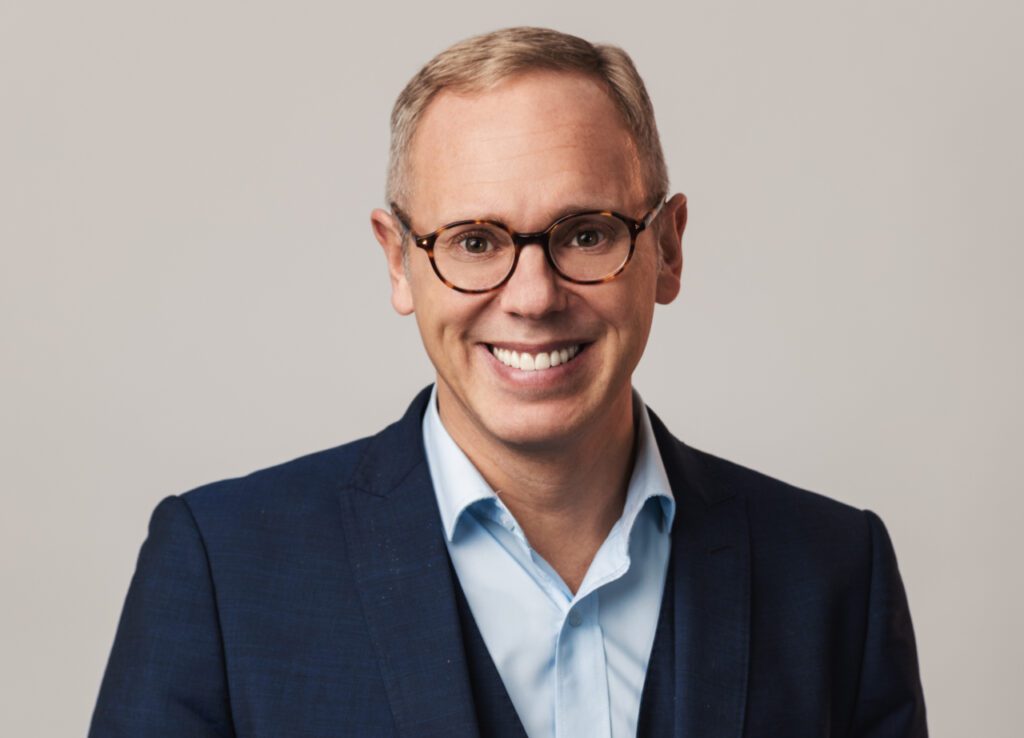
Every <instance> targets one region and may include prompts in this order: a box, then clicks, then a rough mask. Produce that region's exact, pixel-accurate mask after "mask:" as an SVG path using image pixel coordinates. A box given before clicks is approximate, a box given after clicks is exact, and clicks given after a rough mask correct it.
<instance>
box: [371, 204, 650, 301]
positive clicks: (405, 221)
mask: <svg viewBox="0 0 1024 738" xmlns="http://www.w3.org/2000/svg"><path fill="white" fill-rule="evenodd" d="M665 204H666V201H665V199H664V198H660V197H659V198H658V204H657V205H655V206H654V207H653V208H651V209H650V210H649V211H647V213H646V214H645V215H644V216H643V217H641V218H640V220H636V219H634V218H631V217H629V216H628V215H623V214H622V213H618V212H616V211H614V210H582V211H579V212H575V213H567V214H566V215H563V216H561V217H559V218H557V219H556V220H555V222H554V223H552V224H551V225H549V226H548V227H547V228H545V229H544V230H543V231H536V232H533V233H519V232H517V231H513V230H512V229H511V228H509V227H508V226H507V225H505V224H504V223H502V222H501V221H500V220H490V219H486V218H485V219H470V220H456V221H454V222H452V223H448V224H447V225H443V226H441V227H440V228H438V229H436V230H434V231H431V232H430V233H425V234H422V235H416V234H415V233H413V230H412V225H411V223H410V222H409V217H408V216H407V215H406V214H405V212H403V211H402V209H401V208H399V207H398V205H396V204H395V203H393V202H392V203H391V213H392V215H394V217H395V219H396V220H397V221H398V222H399V223H400V224H401V225H402V228H403V229H405V232H406V233H408V234H409V235H411V236H412V240H413V243H414V244H416V246H417V247H418V248H421V249H423V250H424V251H426V252H427V257H428V258H429V259H430V266H431V268H432V269H433V270H434V274H436V275H437V278H438V279H440V280H441V282H442V283H443V284H444V285H445V286H446V287H449V288H451V289H453V290H455V291H456V292H462V293H464V294H470V295H480V294H484V293H487V292H493V291H494V290H496V289H498V288H499V287H503V286H504V285H505V283H506V282H508V281H509V280H510V279H511V278H512V275H513V274H515V271H516V267H517V266H518V265H519V252H520V251H522V250H523V247H524V246H528V245H530V244H531V243H535V244H537V245H539V246H540V247H541V248H542V249H544V256H545V257H546V258H547V262H548V265H549V266H550V267H551V269H552V271H554V272H555V274H557V275H558V276H559V277H561V278H562V279H564V280H565V281H566V282H571V283H572V284H604V283H606V282H611V281H612V280H613V279H615V278H616V277H618V276H619V275H620V274H622V272H623V270H625V268H626V265H627V264H629V262H630V260H631V259H632V258H633V252H634V251H635V250H636V239H637V236H639V235H640V234H641V233H643V232H644V231H645V230H646V229H647V228H648V227H650V225H651V223H653V222H654V219H655V218H657V217H658V214H659V213H660V212H661V209H662V208H663V207H664V206H665ZM585 215H607V216H611V217H613V218H617V219H618V220H620V221H622V222H623V223H625V224H626V228H627V230H628V231H629V252H628V253H627V254H626V258H625V259H623V260H622V263H621V264H620V265H619V267H618V268H617V269H616V270H615V271H614V272H612V273H611V274H608V275H606V276H604V277H600V278H599V279H575V278H573V277H570V276H568V275H567V274H565V273H564V272H563V271H562V270H561V269H559V268H558V264H556V263H555V259H554V257H553V256H551V233H552V232H553V231H554V230H555V228H557V227H558V226H559V225H561V224H562V223H564V222H565V221H567V220H571V219H573V218H578V217H580V216H585ZM464 225H492V226H495V227H497V228H501V229H502V230H503V231H505V232H506V233H507V234H508V235H509V237H510V238H511V239H512V245H513V247H514V248H515V252H514V254H513V256H512V265H511V266H510V267H509V270H508V274H506V275H505V276H504V277H502V279H501V281H500V282H498V283H497V284H496V285H494V286H493V287H485V288H483V289H475V290H474V289H468V288H466V287H458V286H457V285H455V284H452V282H451V281H450V280H449V279H448V278H447V277H445V276H444V275H443V274H441V270H440V269H438V267H437V261H436V260H435V259H434V244H435V242H436V241H437V238H438V236H440V235H441V234H442V233H443V232H444V231H446V230H449V229H451V228H457V227H458V226H464Z"/></svg>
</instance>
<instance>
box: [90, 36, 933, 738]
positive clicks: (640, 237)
mask: <svg viewBox="0 0 1024 738" xmlns="http://www.w3.org/2000/svg"><path fill="white" fill-rule="evenodd" d="M666 195H667V176H666V170H665V165H664V162H663V159H662V154H661V149H660V144H659V141H658V136H657V131H656V127H655V124H654V118H653V112H652V109H651V106H650V102H649V100H648V98H647V94H646V91H645V90H644V87H643V83H642V81H641V80H640V78H639V76H638V75H637V73H636V71H635V69H634V68H633V65H632V63H631V62H630V60H629V58H628V57H627V56H626V55H625V53H624V52H622V51H621V50H618V49H615V48H611V47H595V46H592V45H591V44H589V43H587V42H586V41H583V40H581V39H578V38H574V37H571V36H566V35H564V34H560V33H556V32H554V31H548V30H542V29H526V28H519V29H509V30H505V31H500V32H497V33H493V34H488V35H486V36H482V37H479V38H474V39H470V40H468V41H465V42H463V43H461V44H458V45H456V46H454V47H452V48H450V49H448V50H447V51H445V52H443V53H442V54H440V55H439V56H438V57H436V58H435V59H434V60H433V61H431V62H430V63H429V64H427V66H426V67H424V69H423V70H421V71H420V72H419V73H418V74H417V75H416V77H414V78H413V80H412V81H411V82H410V83H409V85H408V86H407V88H406V89H405V91H404V92H403V93H402V94H401V96H400V97H399V99H398V101H397V103H396V106H395V111H394V114H393V116H392V151H391V167H390V171H389V182H388V196H389V200H390V201H391V209H390V210H389V211H385V210H376V211H374V212H373V214H372V216H371V219H372V225H373V231H374V234H375V236H376V238H377V240H378V241H379V242H380V244H381V246H382V247H383V250H384V253H385V256H386V258H387V264H388V269H389V273H390V277H391V300H392V304H393V306H394V308H395V309H396V310H397V311H398V312H400V313H402V314H410V313H412V314H415V316H416V319H417V321H418V325H419V329H420V333H421V336H422V339H423V344H424V347H425V348H426V350H427V353H428V354H429V356H430V359H431V361H432V362H433V364H434V367H435V368H436V384H435V385H434V386H433V388H430V389H428V390H426V391H424V392H423V393H421V394H420V396H419V397H417V398H416V399H415V400H414V402H413V404H412V406H411V407H410V409H409V411H408V412H407V414H406V416H405V417H404V418H402V419H401V420H400V421H398V422H397V423H396V424H394V425H392V426H390V427H389V428H387V429H385V430H384V431H382V432H381V433H380V434H378V435H377V436H374V437H372V438H368V439H363V440H360V441H356V442H354V443H351V444H348V445H345V446H341V447H339V448H336V449H331V450H328V451H324V452H321V453H317V454H313V455H311V456H308V457H305V458H302V459H298V460H295V461H292V462H290V463H287V464H284V465H281V466H277V467H274V468H271V469H267V470H264V471H261V472H257V473H255V474H253V475H250V476H249V477H246V478H244V479H236V480H229V481H226V482H221V483H218V484H214V485H210V486H207V487H204V488H201V489H199V490H195V491H192V492H190V493H188V494H186V495H183V496H181V497H172V498H169V499H167V500H165V501H164V502H162V503H161V504H160V506H159V507H158V508H157V510H156V512H155V513H154V516H153V520H152V523H151V526H150V535H149V538H148V540H147V542H146V543H145V545H144V546H143V549H142V553H141V555H140V559H139V564H138V570H137V572H136V575H135V578H134V580H133V582H132V586H131V590H130V592H129V595H128V599H127V602H126V604H125V610H124V614H123V616H122V620H121V624H120V627H119V629H118V635H117V640H116V642H115V644H114V649H113V652H112V654H111V659H110V664H109V666H108V669H107V673H106V676H105V679H104V682H103V686H102V689H101V692H100V697H99V703H98V705H97V708H96V713H95V716H94V719H93V725H92V735H94V736H97V737H99V736H172V735H173V736H290V737H301V736H391V735H401V736H435V735H436V736H472V735H486V736H491V735H494V736H522V735H524V734H525V735H529V736H531V738H537V737H549V736H560V737H562V738H568V737H570V736H580V737H582V738H592V737H597V736H614V737H615V738H620V737H621V736H632V735H637V734H639V735H647V736H669V735H675V736H687V737H699V738H708V737H721V738H724V737H725V736H732V737H738V736H757V737H762V736H784V737H786V738H790V737H793V736H840V735H841V736H855V737H864V738H867V737H869V736H871V737H874V736H879V737H880V736H924V735H926V727H925V713H924V704H923V698H922V694H921V687H920V681H919V678H918V672H917V662H916V653H915V646H914V637H913V632H912V629H911V623H910V617H909V613H908V610H907V605H906V598H905V595H904V591H903V587H902V584H901V581H900V577H899V573H898V570H897V568H896V563H895V558H894V555H893V551H892V547H891V544H890V543H889V539H888V537H887V534H886V531H885V528H884V527H883V525H882V523H881V521H880V520H879V519H878V518H877V517H876V516H875V515H873V514H872V513H870V512H862V511H859V510H856V509H853V508H850V507H847V506H845V505H842V504H840V503H838V502H834V501H831V500H828V499H826V498H824V497H820V496H818V495H814V494H812V493H809V492H804V491H800V490H797V489H794V488H792V487H789V486H788V485H786V484H784V483H782V482H779V481H776V480H772V479H769V478H767V477H764V476H762V475H760V474H757V473H756V472H753V471H750V470H747V469H744V468H742V467H740V466H737V465H734V464H731V463H729V462H726V461H723V460H721V459H717V458H715V457H713V456H710V455H708V454H705V453H702V452H699V451H696V450H694V449H691V448H689V447H687V446H686V445H684V444H683V443H681V442H680V441H678V440H676V439H674V438H673V437H672V436H671V435H670V434H669V432H668V431H667V430H666V429H665V427H664V426H663V425H662V424H661V423H660V421H658V419H657V418H656V417H655V416H654V415H653V413H649V412H648V411H647V410H646V408H645V407H644V405H643V404H642V402H641V401H640V400H639V397H638V395H637V394H635V393H634V391H633V389H632V386H631V376H632V373H633V370H634V369H635V367H636V366H637V363H638V362H639V360H640V357H641V354H642V353H643V350H644V347H645V345H646V342H647V337H648V333H649V330H650V327H651V321H652V317H653V312H654V306H655V304H656V303H662V304H667V303H670V302H671V301H672V300H673V299H674V298H675V297H676V295H677V294H678V292H679V288H680V274H681V271H682V251H681V242H682V235H683V229H684V227H685V225H686V199H685V198H684V197H683V195H681V194H677V195H674V196H672V197H668V198H666Z"/></svg>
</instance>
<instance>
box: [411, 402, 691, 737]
mask: <svg viewBox="0 0 1024 738" xmlns="http://www.w3.org/2000/svg"><path fill="white" fill-rule="evenodd" d="M633 404H634V408H635V410H634V412H637V413H638V414H639V423H638V434H637V447H636V460H635V463H634V465H633V473H632V476H631V477H630V480H629V488H628V490H627V492H626V502H625V505H624V506H623V511H622V517H621V518H619V520H618V521H617V522H616V523H615V525H614V526H612V529H611V531H610V532H609V533H608V537H607V538H606V539H605V541H604V543H603V544H602V545H601V548H600V549H599V550H598V552H597V555H596V556H595V557H594V560H593V562H591V564H590V568H589V569H588V570H587V573H586V576H585V577H584V579H583V582H582V584H581V585H580V588H579V590H578V591H577V592H576V594H575V595H573V593H572V592H571V591H570V590H569V588H568V587H567V586H566V585H565V583H564V582H563V581H562V579H561V577H559V575H558V574H557V573H556V572H555V570H554V569H552V568H551V566H550V565H549V564H548V563H547V562H546V561H544V559H543V558H541V556H540V555H539V554H537V552H536V551H534V550H533V549H532V548H531V547H530V544H529V542H528V541H527V540H526V537H525V536H524V535H523V532H522V529H521V528H520V527H519V525H518V523H517V522H516V520H515V518H514V517H513V515H512V513H511V512H509V510H508V508H507V507H506V506H505V504H504V503H503V502H502V501H501V499H500V496H499V494H497V493H495V491H494V490H492V489H491V488H490V486H488V484H487V482H486V481H484V478H483V477H482V476H481V475H480V472H478V471H477V469H476V467H474V466H473V464H472V462H470V460H469V458H468V457H467V456H466V455H465V453H463V452H462V449H460V448H459V447H458V445H456V443H455V441H453V440H452V437H451V436H450V435H449V434H448V431H447V430H446V429H445V427H444V424H443V423H442V422H441V417H440V415H439V414H438V411H437V389H436V387H435V389H434V393H433V394H432V396H431V398H430V404H429V406H428V408H427V412H426V414H425V415H424V417H423V440H424V444H425V446H426V454H427V462H428V464H429V466H430V476H431V480H432V481H433V484H434V490H435V492H436V494H437V505H438V508H439V510H440V513H441V520H442V523H443V525H444V532H445V536H446V539H447V545H448V552H449V554H450V555H451V559H452V563H453V565H454V568H455V573H456V575H457V576H458V578H459V583H460V584H461V586H462V590H463V592H465V595H466V599H467V601H468V602H469V607H470V609H471V610H472V612H473V618H474V620H476V624H477V627H478V628H479V629H480V634H481V635H482V636H483V640H484V644H485V645H486V646H487V650H488V652H489V653H490V655H491V658H492V659H493V661H494V665H495V666H496V667H497V669H498V674H499V675H500V676H501V680H502V682H503V683H504V685H505V689H506V691H507V692H508V695H509V697H510V698H511V700H512V704H513V706H514V707H515V709H516V712H517V713H518V715H519V719H520V720H521V721H522V723H523V727H524V728H525V729H526V733H527V735H528V736H530V738H627V737H628V738H632V737H633V736H635V735H636V728H637V719H638V717H639V712H640V696H641V692H642V690H643V685H644V677H645V675H646V673H647V661H648V659H649V657H650V653H651V645H652V644H653V642H654V632H655V629H656V627H657V623H658V612H659V610H660V608H661V596H662V591H663V589H664V585H665V572H666V569H667V567H668V557H669V545H670V537H669V533H670V530H671V527H672V518H673V516H674V515H675V500H674V499H673V497H672V491H671V489H670V487H669V482H668V475H667V474H666V473H665V467H664V464H663V463H662V460H661V456H660V454H659V452H658V446H657V443H656V441H655V439H654V432H653V430H652V429H651V422H650V418H649V417H648V415H647V412H646V410H645V408H644V405H643V403H642V402H641V401H640V398H639V396H638V395H637V394H636V393H635V392H634V396H633Z"/></svg>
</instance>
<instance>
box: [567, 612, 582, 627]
mask: <svg viewBox="0 0 1024 738" xmlns="http://www.w3.org/2000/svg"><path fill="white" fill-rule="evenodd" d="M569 625H571V626H572V627H574V628H578V627H580V626H581V625H583V616H582V615H580V614H579V613H578V612H577V611H576V610H573V611H572V612H571V613H569Z"/></svg>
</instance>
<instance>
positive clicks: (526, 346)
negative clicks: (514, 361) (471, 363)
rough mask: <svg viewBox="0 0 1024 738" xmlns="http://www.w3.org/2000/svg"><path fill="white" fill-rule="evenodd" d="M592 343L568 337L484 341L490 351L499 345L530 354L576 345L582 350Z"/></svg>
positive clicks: (499, 346)
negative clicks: (536, 340)
mask: <svg viewBox="0 0 1024 738" xmlns="http://www.w3.org/2000/svg"><path fill="white" fill-rule="evenodd" d="M591 343H593V341H587V340H585V339H582V338H567V339H565V340H561V341H547V342H545V343H507V342H505V341H502V342H500V343H499V342H494V343H484V344H483V345H484V346H485V347H487V350H488V351H490V350H491V348H493V347H495V346H497V347H498V348H503V349H508V350H509V351H518V352H519V353H523V352H525V353H528V354H539V353H541V352H545V351H546V352H548V353H550V352H551V351H557V350H558V349H564V348H568V347H569V346H574V345H578V346H579V347H580V350H582V349H584V348H586V347H587V346H589V345H590V344H591Z"/></svg>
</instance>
